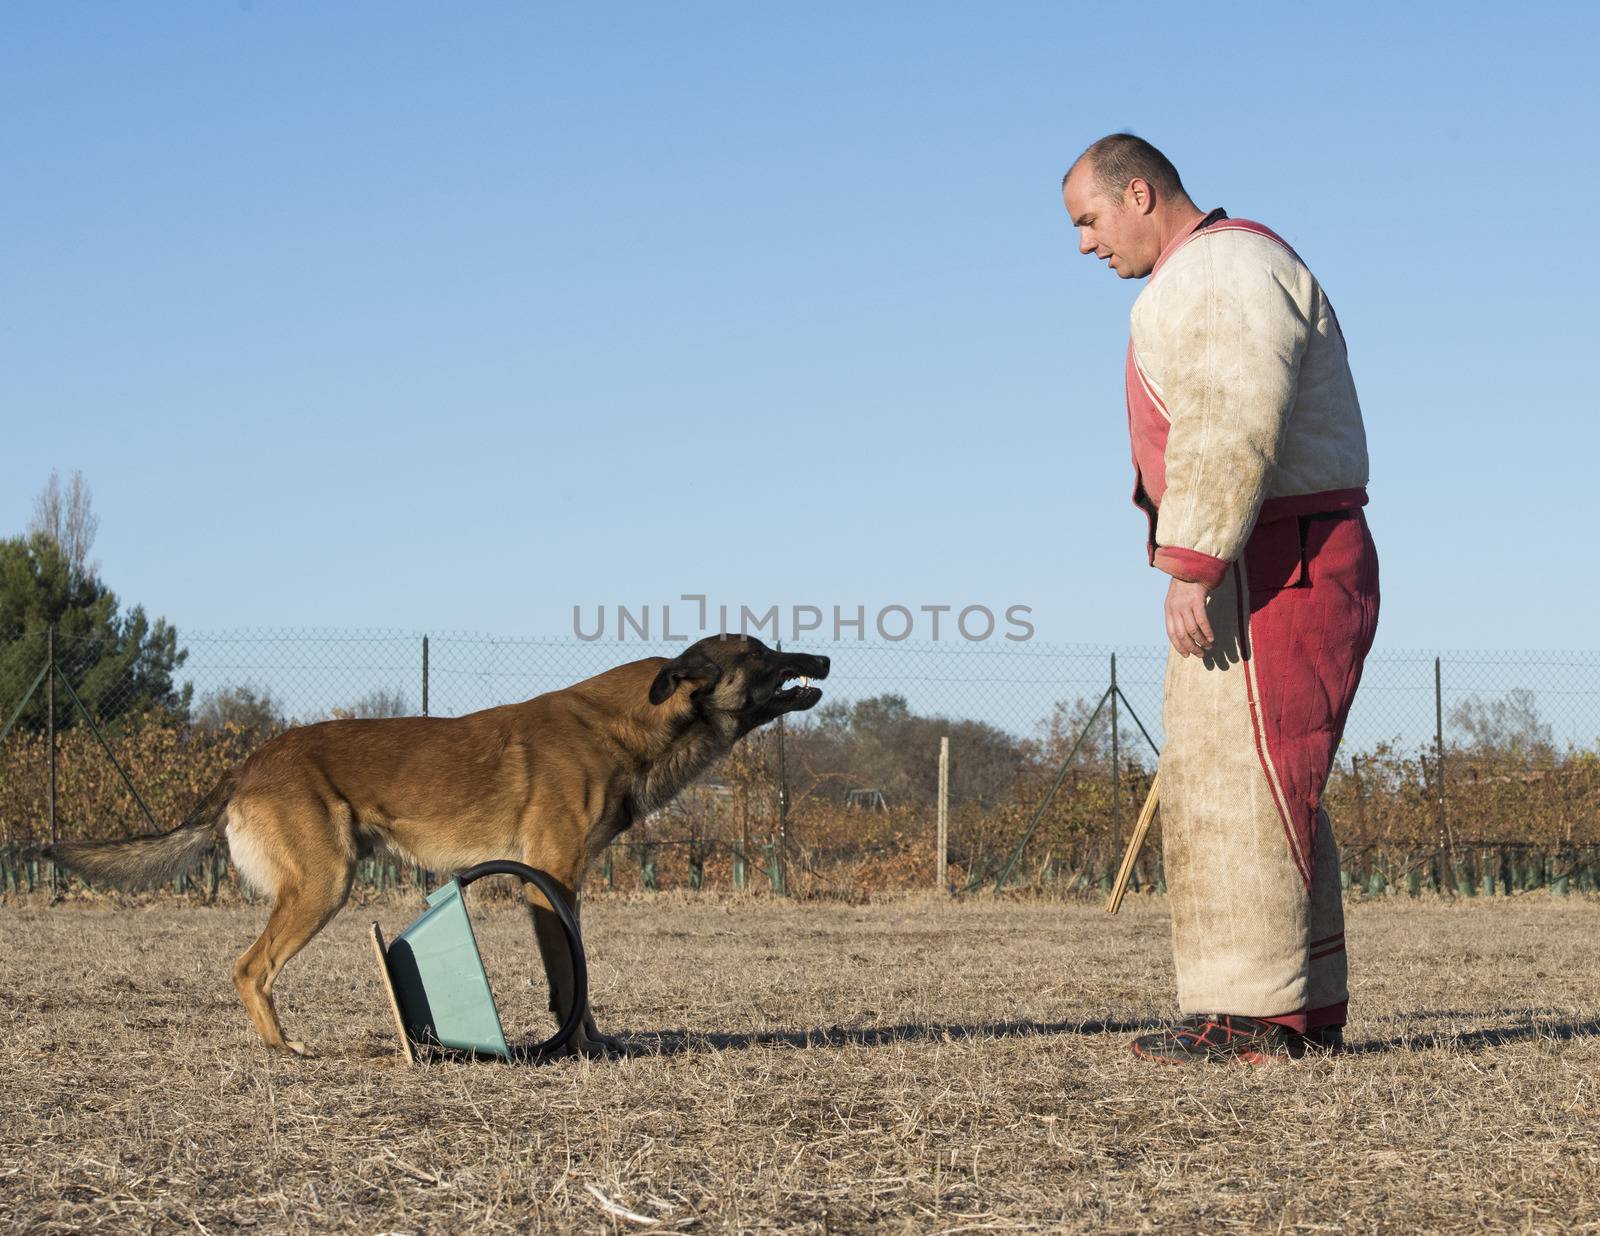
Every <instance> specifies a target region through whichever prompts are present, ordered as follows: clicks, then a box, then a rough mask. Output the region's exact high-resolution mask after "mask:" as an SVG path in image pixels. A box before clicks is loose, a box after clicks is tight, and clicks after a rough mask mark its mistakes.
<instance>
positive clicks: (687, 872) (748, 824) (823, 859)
mask: <svg viewBox="0 0 1600 1236" xmlns="http://www.w3.org/2000/svg"><path fill="white" fill-rule="evenodd" d="M269 732H270V730H263V728H262V727H261V725H260V724H254V725H252V724H244V723H240V722H237V721H233V720H228V719H220V720H219V719H217V718H211V719H210V720H209V721H208V722H204V723H195V722H191V721H189V720H188V719H186V718H181V717H175V716H173V715H172V714H170V713H164V712H159V711H158V712H152V713H146V714H143V715H140V716H137V717H131V718H122V719H120V720H119V721H118V722H117V724H116V725H115V726H114V727H112V728H111V729H109V730H107V731H106V732H105V735H104V737H105V742H106V744H107V746H108V747H109V748H110V752H111V753H112V754H113V755H115V757H116V760H117V762H118V763H120V764H121V766H122V767H123V768H124V769H125V770H126V771H127V773H128V776H129V779H130V780H131V781H132V783H133V785H134V786H135V787H137V790H138V793H139V796H140V797H141V798H142V799H143V800H144V803H145V804H146V805H147V806H148V808H149V811H150V814H151V816H152V817H153V819H154V821H155V823H156V825H157V826H158V827H160V828H169V827H171V826H173V825H174V824H176V823H177V822H178V821H180V820H181V819H182V818H183V816H184V814H185V813H186V812H187V810H188V809H189V808H190V807H191V806H192V805H193V804H194V802H195V801H196V800H197V799H198V798H199V797H200V796H201V795H202V794H204V793H205V791H206V790H208V789H209V788H210V787H211V786H212V785H213V784H214V783H215V782H216V781H217V779H218V778H219V777H221V776H222V775H223V773H224V772H225V771H226V770H227V769H228V768H230V767H231V766H233V765H234V764H236V763H237V762H239V761H240V760H242V759H243V758H244V757H245V756H246V755H247V754H248V753H249V752H250V750H252V749H253V747H254V746H255V745H257V744H258V743H259V742H260V741H262V740H263V739H264V738H265V737H266V736H267V733H269ZM1062 735H1063V738H1062V739H1061V740H1046V741H1041V742H1037V743H1033V744H1019V749H1018V751H1017V752H1016V753H1014V755H1013V756H1011V757H1009V758H1008V759H1005V760H1002V759H1001V757H1000V756H999V754H998V753H997V748H996V747H995V743H994V741H993V740H992V736H989V735H983V736H982V737H983V739H984V751H983V764H982V770H981V775H980V776H973V775H972V774H971V771H970V770H968V772H967V773H966V780H965V781H963V782H961V783H960V785H961V786H962V793H960V794H956V793H952V800H951V806H950V815H949V834H948V835H949V862H950V865H949V867H948V869H947V871H946V872H945V875H944V881H943V882H944V883H945V884H948V885H950V886H953V887H955V888H957V889H965V888H969V887H979V886H983V885H987V884H992V883H993V882H994V881H995V879H996V878H997V876H999V875H1000V874H1001V873H1002V872H1004V871H1005V870H1006V869H1007V868H1008V866H1011V859H1012V856H1013V854H1016V862H1015V864H1014V867H1012V870H1011V872H1010V876H1009V879H1008V886H1011V887H1017V888H1022V889H1034V890H1051V889H1053V890H1058V891H1074V890H1088V889H1095V888H1100V887H1103V886H1104V884H1105V881H1106V879H1107V878H1108V874H1109V871H1110V870H1111V869H1112V868H1114V866H1115V864H1116V861H1117V859H1118V858H1119V857H1120V839H1123V838H1126V836H1127V835H1128V833H1129V831H1130V830H1131V828H1132V826H1133V822H1134V819H1135V817H1136V816H1137V814H1138V811H1139V807H1140V805H1141V804H1142V803H1143V801H1144V798H1145V796H1146V794H1147V793H1148V790H1149V785H1150V777H1151V772H1152V769H1151V768H1149V767H1147V766H1145V765H1144V764H1142V763H1140V762H1139V761H1137V760H1135V759H1129V758H1123V759H1122V760H1121V761H1120V769H1119V773H1118V775H1117V777H1116V778H1115V779H1114V778H1113V776H1112V773H1111V764H1110V758H1109V752H1108V751H1107V750H1105V749H1104V747H1103V746H1100V747H1096V746H1094V745H1093V744H1089V745H1088V746H1086V747H1085V748H1084V749H1082V750H1080V751H1079V753H1078V756H1077V757H1076V759H1075V761H1074V762H1073V763H1072V764H1071V765H1069V766H1068V768H1067V771H1066V772H1065V774H1063V775H1060V781H1059V785H1058V786H1056V788H1055V792H1054V794H1053V796H1052V794H1051V788H1052V786H1053V785H1055V784H1056V781H1057V777H1058V773H1059V770H1060V766H1061V763H1062V760H1063V758H1064V755H1065V754H1066V749H1067V744H1066V742H1065V737H1070V727H1065V728H1063V730H1062ZM56 741H57V760H56V768H57V772H56V814H57V821H58V827H59V829H60V832H61V834H62V835H63V836H67V837H79V838H101V837H114V836H122V835H127V834H130V833H135V832H143V831H148V829H149V824H148V823H147V822H146V820H145V818H144V813H143V811H142V810H141V809H140V807H139V805H138V801H137V800H136V799H135V797H134V795H133V794H132V793H131V792H130V790H129V788H128V786H127V785H126V784H125V783H124V781H123V779H122V777H121V775H120V774H119V773H118V771H117V769H116V767H115V766H114V764H113V763H112V761H111V760H110V759H108V758H107V755H106V752H105V751H104V750H103V749H102V748H101V746H100V741H99V739H97V738H96V736H95V734H94V733H93V732H92V731H91V730H90V729H89V728H88V727H87V726H84V725H82V724H78V725H74V726H71V727H70V728H67V729H65V730H63V731H62V732H61V733H60V734H59V735H58V736H57V740H56ZM924 745H926V744H924ZM878 758H879V759H880V762H881V763H883V764H884V766H885V767H887V766H888V761H887V757H885V756H883V755H882V753H881V752H880V753H879V757H878ZM960 758H961V757H960V751H959V749H957V750H956V753H955V754H954V755H953V757H952V764H953V765H954V766H955V767H959V766H960ZM930 762H933V761H930ZM819 765H820V767H819ZM1002 766H1005V767H1006V768H1007V769H1008V770H1009V771H1008V775H1007V777H1001V776H999V770H1000V769H1001V767H1002ZM920 777H921V774H920V773H918V774H917V775H916V777H910V776H901V777H900V778H899V779H898V780H895V781H893V783H892V784H893V786H894V788H895V790H896V793H895V795H894V796H893V797H890V796H888V795H885V794H881V793H875V794H872V795H868V796H866V797H865V798H864V799H863V796H862V795H861V794H860V793H858V794H857V795H856V796H854V797H852V796H851V795H850V794H849V792H848V791H849V789H850V788H853V787H854V786H855V785H856V784H857V783H859V782H861V781H862V780H864V779H865V778H864V776H863V775H861V774H859V773H858V774H852V772H851V769H850V767H849V766H848V764H847V763H846V762H844V760H843V757H842V755H841V751H840V746H839V744H838V743H837V742H834V743H833V744H832V745H831V746H819V745H818V744H817V742H816V736H815V735H813V734H808V733H806V732H805V731H804V730H801V731H800V732H798V733H797V732H794V731H790V732H789V733H787V734H785V735H782V736H780V735H779V733H778V732H777V731H776V730H768V731H764V732H762V733H760V734H758V735H753V736H752V737H751V738H750V739H748V740H746V741H745V742H744V743H741V744H740V746H739V747H738V748H736V749H735V751H734V752H733V754H732V755H731V756H729V757H728V758H727V759H726V760H724V761H723V762H722V763H721V764H720V765H718V766H716V767H715V768H713V769H712V770H710V772H709V773H708V775H707V776H706V777H705V778H704V779H703V781H702V783H701V784H698V785H695V786H691V787H690V788H689V789H688V790H686V791H685V792H684V793H683V794H682V795H681V796H680V797H679V798H678V799H677V800H676V801H675V802H674V803H673V804H671V805H670V807H669V808H668V809H666V810H664V811H662V812H660V813H658V814H657V815H656V816H654V817H652V818H651V819H649V820H647V821H644V822H642V823H641V824H639V825H637V826H635V828H633V829H632V830H630V831H629V832H628V833H627V834H625V835H624V837H623V838H622V839H621V840H619V842H618V843H617V844H616V845H614V846H613V847H612V849H611V851H609V852H608V854H607V855H606V856H605V858H604V859H603V860H602V864H601V867H600V869H599V870H598V871H597V872H596V873H595V875H594V876H593V877H591V878H592V879H597V880H599V881H600V882H601V884H602V886H604V887H610V888H614V889H618V890H629V889H652V888H654V889H667V888H684V889H697V888H722V889H727V888H734V887H743V888H745V889H749V890H756V891H769V890H773V889H776V888H779V887H782V888H784V889H785V890H786V891H788V892H790V893H793V894H796V895H800V896H827V897H855V896H863V895H871V894H875V893H881V892H887V891H892V890H899V889H910V888H928V887H933V886H935V885H936V884H938V883H939V881H938V880H937V879H936V877H935V871H934V864H935V858H934V834H935V809H934V806H933V802H932V797H931V795H932V792H933V791H932V789H931V788H929V787H931V785H932V782H931V781H930V782H929V786H928V787H924V786H922V785H921V783H920V781H918V779H917V778H920ZM952 782H953V785H954V784H955V783H956V778H955V777H954V776H952ZM1441 786H1442V789H1441ZM1441 794H1442V795H1443V800H1444V803H1443V810H1441V806H1440V799H1441ZM1047 799H1048V805H1047V806H1046V808H1045V809H1044V810H1043V812H1042V813H1041V812H1040V810H1039V809H1040V804H1041V803H1045V802H1046V800H1047ZM1325 800H1326V802H1327V805H1328V807H1329V810H1330V812H1331V813H1332V815H1333V818H1334V821H1335V827H1336V831H1337V832H1338V834H1339V838H1340V844H1341V847H1342V849H1343V853H1344V860H1345V867H1346V872H1347V876H1348V877H1349V878H1350V879H1351V880H1352V882H1354V883H1357V884H1359V885H1361V886H1363V887H1369V886H1370V887H1373V888H1384V887H1389V886H1393V885H1397V884H1404V883H1407V882H1409V883H1410V884H1411V885H1412V886H1413V890H1415V888H1416V886H1418V885H1419V884H1421V885H1429V884H1431V885H1433V886H1436V887H1447V886H1450V885H1452V884H1455V885H1462V886H1465V885H1470V886H1472V887H1473V888H1488V887H1490V886H1493V887H1494V888H1496V889H1511V888H1516V887H1523V886H1527V885H1528V884H1529V882H1530V881H1533V882H1553V881H1557V880H1559V879H1561V878H1562V877H1563V876H1564V875H1574V876H1577V877H1579V878H1580V883H1581V879H1582V873H1583V872H1584V871H1592V870H1593V869H1594V868H1596V867H1597V866H1600V754H1597V753H1596V752H1594V751H1587V750H1574V751H1568V752H1564V753H1557V752H1550V751H1544V752H1538V751H1528V750H1509V751H1498V752H1497V751H1493V750H1485V749H1482V748H1481V747H1480V748H1477V749H1466V748H1455V749H1449V750H1447V752H1446V755H1445V759H1444V767H1443V777H1442V781H1441V776H1440V767H1439V760H1438V758H1437V755H1436V754H1435V753H1434V752H1432V751H1421V752H1418V751H1405V750H1400V749H1394V748H1390V747H1379V748H1378V749H1377V750H1375V751H1372V752H1369V753H1365V754H1360V753H1358V754H1348V753H1346V754H1341V755H1340V757H1339V759H1338V760H1337V762H1336V764H1335V767H1334V770H1333V774H1332V776H1331V778H1330V780H1329V783H1328V787H1327V791H1326V795H1325ZM1036 816H1037V819H1036V818H1035V817H1036ZM1157 821H1158V823H1157V827H1156V829H1155V830H1154V833H1153V835H1152V844H1151V845H1150V846H1148V847H1147V848H1146V851H1145V855H1144V859H1143V861H1142V863H1141V866H1140V867H1139V869H1138V873H1137V878H1138V880H1139V883H1140V885H1141V886H1157V887H1159V885H1160V882H1161V870H1160V863H1159V857H1160V847H1159V835H1160V830H1159V815H1158V817H1157ZM1030 828H1031V829H1032V831H1031V833H1030V832H1029V830H1030ZM1024 836H1027V837H1028V840H1027V844H1026V845H1025V846H1022V847H1021V849H1020V851H1019V850H1018V846H1019V843H1021V842H1022V840H1023V838H1024ZM48 837H49V750H48V740H47V738H46V737H45V735H44V734H42V733H39V732H29V731H17V732H14V733H12V734H11V735H10V736H9V737H8V738H7V739H6V741H5V742H4V743H0V855H10V856H12V858H13V859H14V856H15V855H17V854H18V853H22V852H26V851H28V850H30V849H31V848H34V847H37V846H39V845H40V844H42V843H44V842H45V841H47V840H48ZM401 874H402V868H401V867H400V864H399V863H398V862H397V863H395V864H391V865H389V866H388V867H386V868H383V869H381V870H380V869H377V868H373V869H369V870H368V871H366V872H365V873H364V875H363V878H364V879H366V880H369V881H371V882H377V883H383V882H385V881H394V880H397V879H399V878H400V876H401ZM420 876H421V873H411V874H410V877H409V878H420ZM1374 881H1376V884H1374ZM1591 882H1592V879H1591Z"/></svg>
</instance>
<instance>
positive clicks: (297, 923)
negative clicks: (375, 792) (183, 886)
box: [229, 828, 355, 1056]
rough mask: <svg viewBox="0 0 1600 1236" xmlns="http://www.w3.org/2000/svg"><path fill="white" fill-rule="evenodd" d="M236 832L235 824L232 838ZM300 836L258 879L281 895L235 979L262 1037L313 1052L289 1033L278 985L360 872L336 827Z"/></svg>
mask: <svg viewBox="0 0 1600 1236" xmlns="http://www.w3.org/2000/svg"><path fill="white" fill-rule="evenodd" d="M307 831H309V830H307ZM231 834H232V830H231V828H230V838H229V839H230V843H231V842H232V840H233V838H232V835H231ZM295 839H296V843H297V844H296V845H295V847H294V850H293V852H292V853H285V854H283V855H282V857H281V858H280V859H279V860H278V861H277V862H276V863H273V864H272V866H273V867H274V868H275V869H274V870H272V871H271V872H270V875H269V879H268V880H261V879H259V878H258V879H257V880H256V881H255V882H257V883H269V884H270V887H271V889H272V891H273V892H274V893H275V900H274V904H273V907H272V913H271V914H270V915H269V916H268V917H267V925H266V926H265V927H264V928H263V929H262V931H261V934H260V935H259V936H257V937H256V942H255V943H254V944H252V945H251V946H250V947H249V948H248V949H246V950H245V951H244V953H243V955H241V956H240V958H239V960H238V961H236V962H235V963H234V966H233V985H234V986H235V987H236V988H238V991H239V998H240V999H241V1000H243V1001H244V1007H245V1009H246V1011H248V1012H249V1014H250V1020H251V1021H253V1022H254V1023H255V1027H256V1029H257V1030H258V1031H259V1032H260V1034H261V1038H262V1041H263V1042H265V1043H266V1045H267V1046H268V1047H274V1048H278V1049H281V1050H283V1051H291V1052H294V1053H295V1055H297V1056H304V1055H306V1054H308V1053H307V1050H306V1045H305V1044H304V1043H301V1042H297V1041H294V1040H291V1039H287V1038H285V1037H284V1033H283V1023H282V1022H280V1021H279V1020H278V1011H277V1008H276V1007H275V1006H274V1004H273V1001H272V985H273V983H274V982H275V981H276V980H277V977H278V975H279V973H280V972H281V971H282V970H283V967H284V965H285V964H287V962H288V961H289V959H290V958H291V957H293V956H294V955H295V954H296V953H298V952H299V951H300V950H301V949H303V948H304V947H305V946H306V944H307V943H308V942H309V941H310V940H311V938H312V937H313V936H314V935H316V934H317V932H319V931H321V930H322V928H323V927H324V926H326V925H327V922H328V920H329V919H331V918H332V917H333V916H334V915H335V914H337V913H338V912H339V908H340V907H341V906H343V905H344V903H345V900H346V898H348V897H349V895H350V883H351V880H352V879H353V878H354V876H355V861H354V859H353V858H351V857H350V856H349V855H348V854H346V853H344V852H343V851H342V850H341V849H340V848H339V846H338V845H337V843H336V842H335V841H334V839H333V837H332V835H331V833H328V832H323V833H320V834H312V835H310V836H308V835H307V832H306V831H299V832H297V834H296V835H295ZM252 857H254V858H256V859H257V861H259V860H260V859H261V858H262V857H264V854H263V851H262V850H260V849H258V850H257V851H256V853H255V854H254V855H253V856H252ZM262 874H268V873H265V872H263V873H262Z"/></svg>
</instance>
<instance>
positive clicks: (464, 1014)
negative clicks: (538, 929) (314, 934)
mask: <svg viewBox="0 0 1600 1236" xmlns="http://www.w3.org/2000/svg"><path fill="white" fill-rule="evenodd" d="M486 875H514V876H517V877H519V878H520V879H522V880H523V881H525V882H527V883H530V884H533V885H535V886H536V887H537V888H538V889H539V890H540V891H541V892H542V893H544V895H545V899H546V900H547V901H549V902H550V904H551V905H552V906H554V907H555V910H556V914H557V917H558V918H559V919H560V920H561V925H562V928H563V929H564V930H565V932H566V935H567V944H568V947H569V948H570V949H571V950H572V963H573V964H572V969H573V979H574V982H575V985H576V989H577V999H576V1000H575V1001H574V1003H573V1007H572V1009H571V1011H570V1012H569V1013H568V1015H567V1017H566V1018H565V1019H564V1020H563V1022H562V1024H561V1028H560V1029H559V1030H557V1031H556V1033H555V1034H554V1035H553V1036H552V1037H551V1038H549V1039H547V1040H546V1041H545V1042H543V1043H540V1044H538V1045H537V1046H534V1047H530V1048H519V1049H516V1050H513V1049H512V1048H511V1047H510V1045H509V1044H507V1042H506V1036H505V1030H504V1029H503V1028H502V1026H501V1025H500V1011H499V1009H498V1008H496V1007H495V1002H494V992H493V991H492V990H491V989H490V987H489V976H488V974H487V972H486V971H485V970H484V968H483V958H482V956H481V955H480V954H479V952H478V941H477V937H476V936H474V935H473V932H472V919H471V918H470V917H469V916H468V914H467V903H466V899H465V897H464V896H463V894H464V893H465V892H466V889H467V886H468V885H469V884H471V883H472V882H473V881H474V880H477V879H480V878H482V877H483V876H486ZM372 940H373V946H374V948H375V949H376V952H377V955H378V963H379V967H380V969H381V971H382V976H383V981H384V986H385V988H386V989H387V991H388V994H389V1002H390V1006H391V1008H392V1010H393V1012H394V1017H395V1027H396V1029H397V1030H398V1031H399V1033H400V1038H401V1046H402V1049H403V1050H404V1052H405V1056H406V1059H407V1060H409V1061H411V1062H413V1063H415V1061H416V1058H417V1057H416V1048H417V1047H419V1046H428V1047H444V1048H450V1049H453V1050H455V1051H464V1052H470V1053H472V1054H473V1055H484V1056H497V1057H499V1058H500V1059H502V1060H507V1061H510V1060H523V1059H537V1058H539V1057H542V1056H546V1055H549V1054H550V1053H551V1052H553V1051H555V1050H556V1049H557V1048H559V1047H561V1046H562V1045H563V1044H564V1043H566V1041H567V1040H568V1039H569V1038H571V1037H572V1035H573V1034H574V1033H575V1032H576V1031H577V1028H578V1026H579V1024H580V1023H581V1022H582V1020H583V1015H584V1013H585V1012H586V1011H587V1008H588V992H589V983H588V968H587V966H586V965H585V963H584V955H583V941H582V940H581V938H580V937H579V934H578V924H577V921H576V920H575V919H574V918H573V917H572V913H571V911H570V910H569V909H568V908H567V904H566V901H565V899H564V898H563V897H562V895H561V891H560V889H559V887H558V886H557V885H556V883H555V881H554V880H552V879H551V878H550V877H549V876H548V875H546V874H545V873H544V872H542V871H539V870H537V869H535V868H533V867H529V866H527V865H526V864H524V863H517V862H510V861H506V860H500V861H495V862H488V863H480V864H478V866H476V867H470V868H468V869H467V870H465V871H460V872H457V873H456V875H455V877H454V878H453V879H452V880H451V881H450V882H449V883H448V884H445V885H443V886H442V887H440V888H437V889H435V890H434V891H433V892H431V893H429V894H428V899H427V909H426V910H424V911H423V912H422V914H421V916H420V917H418V918H417V920H416V921H415V922H413V923H412V924H411V926H409V927H407V928H406V929H405V930H404V931H402V932H401V933H400V934H399V935H398V936H397V937H395V940H394V942H393V943H392V944H388V945H385V943H384V939H383V932H382V930H381V929H380V928H379V926H378V924H377V923H373V924H372Z"/></svg>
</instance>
